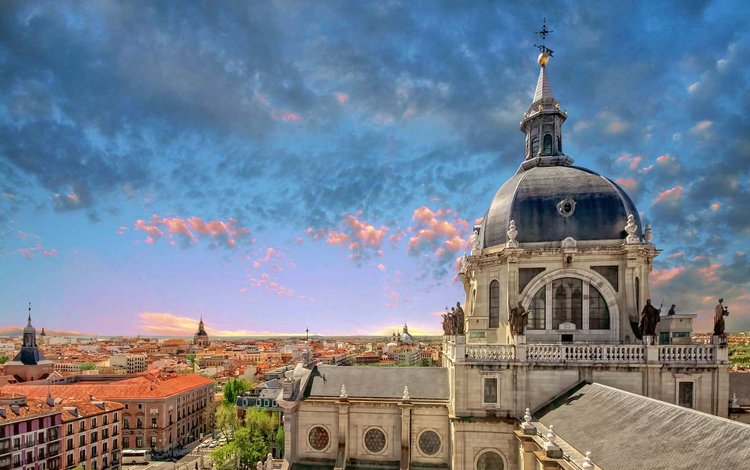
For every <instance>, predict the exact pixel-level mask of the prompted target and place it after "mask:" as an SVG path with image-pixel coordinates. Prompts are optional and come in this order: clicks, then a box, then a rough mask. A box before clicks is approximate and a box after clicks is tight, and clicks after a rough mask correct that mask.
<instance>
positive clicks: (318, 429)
mask: <svg viewBox="0 0 750 470" xmlns="http://www.w3.org/2000/svg"><path fill="white" fill-rule="evenodd" d="M307 440H308V442H310V447H312V448H313V449H315V450H323V449H325V448H326V447H328V441H329V438H328V431H327V430H326V428H324V427H322V426H315V427H314V428H312V429H311V430H310V434H308V435H307Z"/></svg>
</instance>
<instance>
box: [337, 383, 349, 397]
mask: <svg viewBox="0 0 750 470" xmlns="http://www.w3.org/2000/svg"><path fill="white" fill-rule="evenodd" d="M339 398H341V399H342V400H346V399H347V398H349V395H347V393H346V385H344V384H341V394H339Z"/></svg>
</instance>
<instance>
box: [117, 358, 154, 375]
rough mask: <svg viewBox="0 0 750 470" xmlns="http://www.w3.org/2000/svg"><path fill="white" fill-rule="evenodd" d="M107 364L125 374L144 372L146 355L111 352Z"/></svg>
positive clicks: (146, 360)
mask: <svg viewBox="0 0 750 470" xmlns="http://www.w3.org/2000/svg"><path fill="white" fill-rule="evenodd" d="M109 365H110V366H111V367H112V368H114V369H120V370H122V371H124V372H125V373H126V374H139V373H141V372H146V368H147V367H148V356H147V355H146V354H113V355H112V357H111V358H110V359H109Z"/></svg>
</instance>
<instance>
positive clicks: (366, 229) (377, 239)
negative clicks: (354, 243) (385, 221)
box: [344, 214, 388, 248]
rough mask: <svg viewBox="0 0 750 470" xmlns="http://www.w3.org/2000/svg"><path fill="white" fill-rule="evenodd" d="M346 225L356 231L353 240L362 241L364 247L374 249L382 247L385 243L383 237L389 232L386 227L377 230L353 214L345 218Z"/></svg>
mask: <svg viewBox="0 0 750 470" xmlns="http://www.w3.org/2000/svg"><path fill="white" fill-rule="evenodd" d="M344 224H346V225H347V226H349V228H351V229H352V230H353V231H354V237H353V238H356V239H358V240H360V241H361V242H362V244H363V245H367V246H371V247H374V248H378V247H380V244H381V243H382V242H383V237H385V234H386V233H387V232H388V227H386V226H381V227H380V228H375V226H374V225H372V224H368V223H367V222H365V221H362V220H359V219H358V218H357V217H356V216H354V215H351V214H350V215H347V216H346V217H344Z"/></svg>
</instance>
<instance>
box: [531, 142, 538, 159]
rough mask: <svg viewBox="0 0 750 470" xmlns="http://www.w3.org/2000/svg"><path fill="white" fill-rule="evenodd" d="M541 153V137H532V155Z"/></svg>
mask: <svg viewBox="0 0 750 470" xmlns="http://www.w3.org/2000/svg"><path fill="white" fill-rule="evenodd" d="M538 153H539V137H533V138H532V139H531V157H532V158H534V157H536V156H537V154H538Z"/></svg>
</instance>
